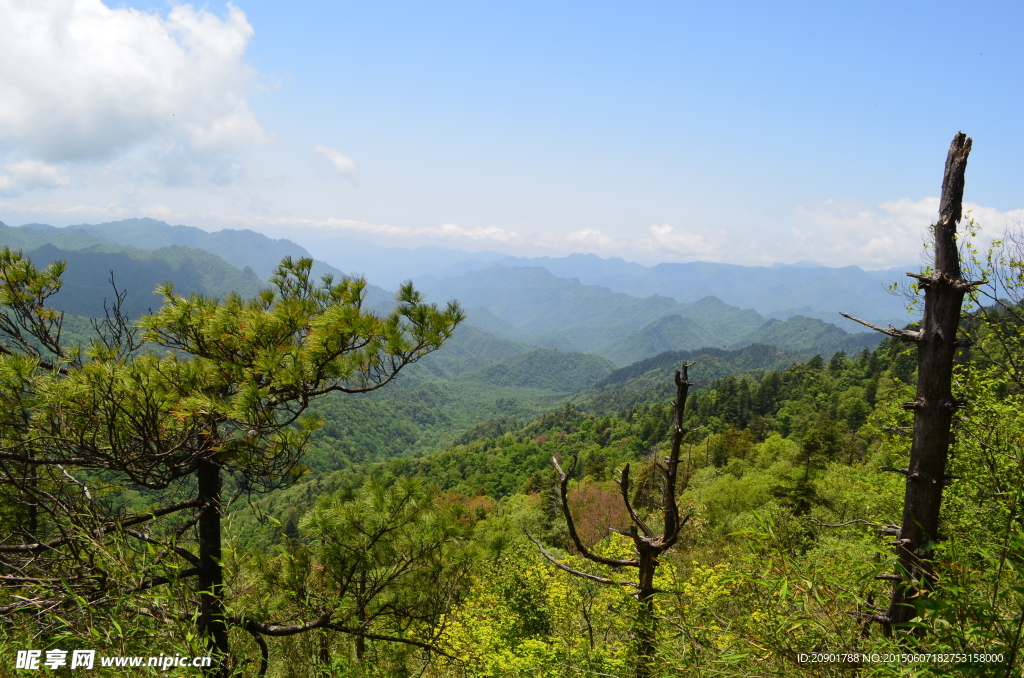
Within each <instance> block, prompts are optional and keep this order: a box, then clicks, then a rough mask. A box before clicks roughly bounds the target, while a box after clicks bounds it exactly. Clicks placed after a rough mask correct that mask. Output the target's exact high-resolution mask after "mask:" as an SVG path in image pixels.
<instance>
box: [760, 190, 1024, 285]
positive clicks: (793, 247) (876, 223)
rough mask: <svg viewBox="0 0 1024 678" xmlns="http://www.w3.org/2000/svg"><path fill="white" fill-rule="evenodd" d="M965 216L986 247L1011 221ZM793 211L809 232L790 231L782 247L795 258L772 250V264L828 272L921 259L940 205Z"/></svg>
mask: <svg viewBox="0 0 1024 678" xmlns="http://www.w3.org/2000/svg"><path fill="white" fill-rule="evenodd" d="M968 210H970V214H969V215H968V216H970V217H972V218H974V219H975V221H977V222H978V224H979V225H981V227H982V229H983V240H985V241H987V240H991V239H992V238H993V237H998V236H999V235H1001V234H1002V232H1003V230H1004V228H1006V226H1007V225H1008V224H1009V223H1011V222H1012V221H1013V219H1014V215H1013V213H1011V212H1000V211H999V210H996V209H993V208H991V207H983V206H981V205H976V204H973V203H964V213H965V215H966V214H967V212H968ZM795 211H796V214H797V215H798V216H800V217H803V218H804V219H805V220H807V221H808V222H810V224H811V225H812V227H811V228H803V229H801V228H793V229H792V231H791V237H790V239H789V241H788V243H785V244H786V245H787V248H788V249H789V250H790V252H793V253H794V254H795V253H799V256H797V257H794V254H791V255H789V256H787V257H785V258H783V257H781V256H780V254H782V251H783V249H782V248H779V247H775V248H772V249H771V250H770V251H771V252H772V253H773V254H774V255H775V256H776V257H777V259H776V260H778V261H789V260H792V259H794V258H800V259H812V260H814V261H818V262H820V263H823V264H827V265H830V266H844V265H849V264H859V265H860V266H865V267H869V268H886V267H890V266H897V265H899V264H905V263H910V262H916V261H919V260H920V259H921V255H922V251H923V248H922V245H923V243H924V242H926V241H927V240H929V239H930V235H929V233H928V227H929V226H930V225H931V224H932V223H933V222H934V221H935V219H936V218H937V217H938V213H939V199H938V198H934V197H930V198H922V199H920V200H916V201H915V200H911V199H910V198H901V199H899V200H890V201H888V202H884V203H882V204H881V205H877V206H874V205H867V204H864V203H859V202H856V201H852V200H843V201H836V200H826V201H825V202H820V203H808V204H805V205H800V206H798V207H797V208H796V210H795ZM961 228H962V227H961Z"/></svg>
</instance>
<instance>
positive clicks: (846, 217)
mask: <svg viewBox="0 0 1024 678" xmlns="http://www.w3.org/2000/svg"><path fill="white" fill-rule="evenodd" d="M0 6H3V7H4V10H3V12H4V15H5V16H12V17H14V19H15V20H14V21H11V22H8V26H7V27H6V28H0V38H2V39H3V41H4V43H5V44H7V45H10V46H11V47H10V49H11V50H12V52H13V53H14V55H15V58H13V59H5V60H4V61H6V62H7V64H6V66H5V65H4V63H3V62H0V220H3V221H4V222H5V223H8V224H12V225H17V224H21V223H26V222H31V221H44V222H47V223H54V224H58V225H64V224H71V223H81V222H97V221H108V220H112V219H118V218H125V217H133V216H153V217H156V218H161V219H164V220H166V221H169V222H171V223H185V224H190V225H195V226H200V227H202V228H206V229H209V230H216V229H219V228H225V227H232V228H242V227H245V228H253V229H255V230H259V231H262V232H265V233H268V234H270V235H274V236H277V237H291V238H292V239H294V240H296V241H299V242H302V240H303V238H304V237H310V236H312V235H316V236H318V237H330V238H337V239H339V240H351V241H353V243H357V242H358V241H360V240H364V241H372V242H375V243H379V244H393V245H400V246H414V245H422V244H433V245H442V246H446V247H461V248H465V249H469V250H479V249H490V250H498V251H502V252H509V253H514V254H528V255H551V256H558V255H562V254H566V253H569V252H572V251H586V252H595V253H597V254H600V255H601V256H622V257H624V258H626V259H630V260H636V261H641V262H644V263H653V262H657V261H686V260H710V261H726V262H732V263H742V264H770V263H772V262H775V261H783V262H795V261H799V260H816V261H820V262H822V263H825V264H828V265H849V264H857V265H861V266H863V267H866V268H881V267H886V266H892V265H897V264H903V263H908V262H914V261H916V260H917V258H918V256H919V250H920V242H921V239H922V233H923V231H924V228H925V227H926V226H927V224H928V223H929V220H930V218H931V217H932V216H933V215H934V212H935V207H936V205H937V203H936V199H937V197H938V196H937V193H938V186H939V181H940V179H941V171H942V163H943V161H944V158H945V151H946V149H947V148H948V145H949V142H950V140H951V138H952V136H953V134H954V133H955V132H956V131H958V130H961V129H962V130H963V131H965V132H967V133H968V134H969V135H971V136H972V137H974V140H975V150H974V151H973V153H972V156H971V161H970V166H969V169H968V179H967V193H966V196H965V198H966V200H967V201H968V202H969V203H971V207H972V208H973V209H974V214H975V215H976V216H977V217H978V218H979V219H980V220H981V222H982V223H983V225H984V226H985V227H986V228H987V229H989V231H990V232H992V233H995V232H998V231H1001V230H1002V229H1003V228H1004V226H1005V225H1006V224H1007V223H1012V222H1013V221H1014V219H1016V217H1017V216H1018V214H1019V210H1020V208H1022V207H1024V199H1022V197H1021V185H1022V178H1024V171H1022V162H1024V131H1022V126H1021V124H1020V123H1019V119H1020V115H1021V111H1022V106H1021V104H1022V94H1021V92H1022V91H1024V89H1022V84H1024V83H1022V82H1021V80H1022V77H1021V71H1022V65H1024V58H1022V57H1024V47H1022V42H1021V41H1020V40H1019V27H1020V26H1021V25H1024V21H1022V19H1024V16H1022V15H1024V5H1021V4H1020V3H1009V2H1007V3H989V4H983V5H980V6H971V7H967V6H966V5H965V4H963V3H958V4H953V3H935V2H932V3H908V2H905V3H891V2H889V3H865V2H858V3H846V4H840V3H738V2H734V3H682V2H672V3H657V2H649V3H642V4H641V3H614V4H612V3H594V2H589V3H558V4H557V5H556V4H554V3H527V2H516V3H398V2H393V3H345V2H325V3H313V2H310V3H300V2H293V3H281V2H248V1H246V0H239V1H238V2H236V3H234V4H228V3H222V2H212V3H207V4H204V5H194V6H187V5H176V4H167V3H162V2H161V3H152V2H130V3H122V4H114V3H113V2H110V3H108V4H106V5H103V4H102V3H100V2H99V1H98V0H92V1H87V0H38V1H34V2H21V1H15V0H0ZM5 33H6V34H5ZM69 45H70V46H69ZM4 101H6V102H8V103H3V102H4ZM12 101H13V102H14V103H10V102H12ZM353 246H354V247H355V246H357V244H353Z"/></svg>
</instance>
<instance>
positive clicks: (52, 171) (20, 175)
mask: <svg viewBox="0 0 1024 678" xmlns="http://www.w3.org/2000/svg"><path fill="white" fill-rule="evenodd" d="M4 171H5V174H0V194H3V195H18V194H20V193H22V192H24V191H30V190H33V189H37V188H57V187H59V186H67V185H68V184H70V183H71V180H70V179H69V178H68V172H67V170H66V169H65V168H63V167H60V166H58V165H49V164H47V163H45V162H41V161H39V160H22V161H21V162H13V163H8V164H6V165H4Z"/></svg>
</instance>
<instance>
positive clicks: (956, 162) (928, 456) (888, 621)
mask: <svg viewBox="0 0 1024 678" xmlns="http://www.w3.org/2000/svg"><path fill="white" fill-rule="evenodd" d="M970 152H971V140H970V139H969V138H968V137H967V136H966V135H965V134H963V133H962V132H958V133H957V134H956V136H955V137H953V143H952V145H951V146H950V147H949V154H948V155H947V157H946V169H945V174H944V175H943V178H942V197H941V198H940V200H939V220H938V221H937V222H936V223H935V224H934V225H933V226H932V232H933V236H934V244H933V252H934V255H935V265H934V271H933V273H932V274H931V275H919V274H916V273H907V275H908V276H910V277H912V278H915V279H916V280H917V285H918V287H919V288H921V289H923V290H924V316H923V317H922V318H921V328H920V330H918V331H911V330H900V329H896V328H895V327H893V326H892V325H890V326H889V328H888V329H883V328H880V327H876V326H874V325H872V324H871V323H868V322H865V321H863V320H860V319H859V318H854V317H853V316H851V315H849V314H848V313H843V314H842V315H844V316H846V317H847V318H850V319H851V320H856V321H857V322H859V323H861V324H862V325H867V326H868V327H871V328H872V329H875V330H878V331H879V332H882V333H883V334H888V335H889V336H893V337H898V338H899V339H902V340H903V341H909V342H913V343H915V344H917V397H916V398H915V399H914V400H913V401H911V402H909V403H906V404H904V406H903V407H904V409H908V410H912V411H913V412H914V434H913V443H912V445H911V448H910V463H909V464H908V466H907V468H905V469H889V470H893V471H895V472H898V473H901V474H903V475H904V476H906V479H907V481H906V491H905V493H904V499H903V521H902V524H901V525H900V527H899V528H898V529H896V530H892V531H891V533H894V536H895V537H896V541H895V542H894V543H893V545H894V546H895V547H896V556H897V564H896V572H895V574H894V575H881V578H884V579H891V580H892V581H893V590H892V598H891V601H890V604H889V609H888V610H887V611H886V612H884V613H882V614H878V615H875V616H874V617H873V619H874V620H875V621H878V622H881V623H882V624H883V628H884V629H885V633H886V635H890V634H891V633H892V628H893V626H894V625H899V624H905V623H906V622H908V621H910V620H911V619H913V618H914V617H915V616H916V614H917V612H916V606H915V599H917V598H918V597H920V596H923V595H926V594H927V592H928V591H929V589H930V588H931V587H932V585H933V584H934V582H935V572H934V570H933V568H932V562H931V561H932V556H933V555H934V551H935V543H936V542H937V541H938V538H939V536H938V529H939V508H940V507H941V504H942V487H943V485H945V484H946V483H947V482H948V480H949V476H948V475H946V458H947V456H948V453H949V442H950V430H951V427H952V423H953V414H954V412H956V410H957V408H959V407H960V403H958V402H957V400H956V399H955V398H954V397H953V392H952V376H953V357H954V354H955V352H956V349H957V348H958V347H964V346H967V345H969V342H967V341H965V340H958V339H957V329H958V327H959V324H960V311H961V307H962V306H963V301H964V296H965V295H966V294H967V293H968V292H970V291H972V290H973V289H974V288H975V287H976V286H977V285H979V284H981V281H976V282H970V281H967V280H964V279H963V274H962V272H961V270H960V254H959V251H958V249H957V243H956V226H957V223H959V221H960V218H961V212H962V201H963V195H964V172H965V171H966V169H967V156H968V154H969V153H970Z"/></svg>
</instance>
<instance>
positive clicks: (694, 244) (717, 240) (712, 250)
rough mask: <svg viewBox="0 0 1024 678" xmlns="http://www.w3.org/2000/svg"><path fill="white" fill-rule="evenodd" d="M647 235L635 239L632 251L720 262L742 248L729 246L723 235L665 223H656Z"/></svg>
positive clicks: (735, 244) (726, 238) (690, 259)
mask: <svg viewBox="0 0 1024 678" xmlns="http://www.w3.org/2000/svg"><path fill="white" fill-rule="evenodd" d="M648 232H649V233H650V237H649V238H641V239H639V240H637V241H636V242H635V243H634V247H635V249H637V250H640V251H644V252H649V253H651V254H660V255H662V256H665V255H668V256H671V257H676V258H680V259H684V260H686V261H695V260H698V259H708V260H712V261H715V260H721V259H722V258H723V257H724V256H727V255H728V253H732V254H733V255H736V254H738V253H739V250H741V249H742V248H740V247H738V246H737V245H738V243H735V242H734V243H732V244H730V242H729V240H730V239H729V238H728V237H727V236H725V234H723V233H716V234H709V233H701V232H697V231H692V230H686V229H682V228H675V227H674V226H670V225H668V224H661V225H660V226H659V225H657V224H655V225H653V226H651V227H650V229H648Z"/></svg>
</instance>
